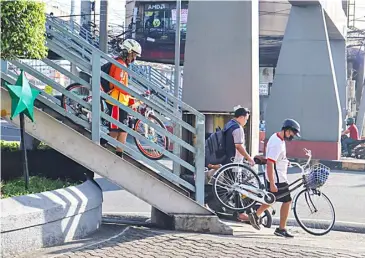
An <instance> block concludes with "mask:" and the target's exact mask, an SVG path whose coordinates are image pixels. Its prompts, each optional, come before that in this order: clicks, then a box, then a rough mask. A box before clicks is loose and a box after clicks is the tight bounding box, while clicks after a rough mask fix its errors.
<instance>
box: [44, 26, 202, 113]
mask: <svg viewBox="0 0 365 258" xmlns="http://www.w3.org/2000/svg"><path fill="white" fill-rule="evenodd" d="M52 26H53V27H55V28H56V29H57V30H60V31H61V32H63V33H64V34H68V37H70V38H71V39H72V40H74V41H76V43H78V44H81V45H85V48H87V49H88V50H89V51H90V52H96V53H98V54H99V55H100V57H101V58H103V59H105V60H106V62H111V63H112V64H114V65H116V66H117V67H119V68H121V69H122V70H124V71H126V72H127V73H128V74H129V75H130V76H131V77H136V78H138V80H139V81H140V82H141V83H143V84H144V85H146V86H148V87H149V88H150V89H152V90H154V91H156V92H157V93H160V94H162V95H166V91H164V90H163V89H161V86H159V85H158V84H157V83H154V82H151V81H148V80H147V79H146V78H144V77H141V76H138V75H137V73H136V72H134V71H132V70H131V69H129V68H127V67H125V66H123V65H121V64H120V63H119V62H117V61H116V60H114V59H113V58H112V57H110V56H108V55H106V54H105V53H103V52H102V51H101V50H99V49H97V48H95V47H94V46H92V45H86V44H85V43H84V42H83V41H82V40H80V39H78V38H77V37H76V36H74V35H73V34H72V33H69V32H68V31H67V30H66V29H64V28H62V27H61V26H59V25H58V24H53V25H52ZM51 41H52V40H51ZM87 72H91V70H89V69H87ZM166 97H168V98H169V100H170V101H171V102H173V103H176V104H177V105H178V106H180V107H181V108H182V109H184V110H186V111H188V112H189V113H191V114H194V115H198V116H203V115H202V114H201V113H199V112H198V111H197V110H195V109H194V108H192V107H190V106H189V105H187V104H186V103H184V102H182V101H181V100H180V99H178V98H176V97H175V96H173V95H171V94H168V96H166Z"/></svg>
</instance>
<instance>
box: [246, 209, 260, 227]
mask: <svg viewBox="0 0 365 258" xmlns="http://www.w3.org/2000/svg"><path fill="white" fill-rule="evenodd" d="M248 220H249V221H250V224H251V226H252V227H253V228H254V229H257V230H260V229H261V227H260V218H259V217H258V216H257V214H256V213H255V212H252V213H250V214H248Z"/></svg>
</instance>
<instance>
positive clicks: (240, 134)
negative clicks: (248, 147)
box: [232, 126, 245, 162]
mask: <svg viewBox="0 0 365 258" xmlns="http://www.w3.org/2000/svg"><path fill="white" fill-rule="evenodd" d="M232 135H233V142H234V144H241V145H242V147H243V148H245V131H244V130H243V127H242V126H240V127H239V128H237V129H235V130H233V132H232ZM243 159H244V156H243V155H242V154H241V153H240V152H239V151H238V150H237V149H236V156H235V157H234V160H235V162H242V161H243Z"/></svg>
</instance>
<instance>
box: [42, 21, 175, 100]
mask: <svg viewBox="0 0 365 258" xmlns="http://www.w3.org/2000/svg"><path fill="white" fill-rule="evenodd" d="M49 21H52V22H53V23H58V24H61V25H62V26H67V27H68V28H69V29H70V31H72V32H73V31H75V32H76V33H77V34H75V35H78V36H80V38H82V39H84V40H86V41H87V42H88V43H90V44H91V45H93V46H96V47H98V46H99V41H97V40H96V39H95V38H94V35H93V34H92V33H91V32H90V31H89V30H87V29H85V28H84V27H82V26H81V25H80V24H78V23H76V22H75V21H73V20H69V21H65V20H62V19H60V18H57V17H52V16H50V15H47V25H48V26H47V28H49V25H50V23H49ZM81 35H85V37H82V36H81ZM108 45H109V47H110V43H109V42H108ZM143 66H146V65H143ZM135 67H136V68H137V69H139V68H142V65H141V66H140V65H135ZM139 70H140V71H141V72H142V71H144V76H145V77H146V78H150V77H151V76H155V77H157V78H158V77H159V78H160V79H158V82H159V83H161V82H162V81H166V83H164V84H166V85H169V86H170V92H171V94H173V92H174V91H173V85H174V82H173V81H171V80H170V79H168V78H167V77H166V76H164V75H163V74H162V73H161V72H159V71H158V70H157V69H154V68H153V67H151V66H148V69H143V68H142V69H139ZM179 98H180V99H181V94H180V96H179Z"/></svg>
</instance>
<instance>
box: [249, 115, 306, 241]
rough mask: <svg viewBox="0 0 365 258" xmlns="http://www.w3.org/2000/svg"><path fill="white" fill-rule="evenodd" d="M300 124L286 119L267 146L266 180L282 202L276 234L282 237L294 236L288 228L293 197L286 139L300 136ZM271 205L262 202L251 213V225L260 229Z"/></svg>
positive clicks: (277, 198) (272, 191)
mask: <svg viewBox="0 0 365 258" xmlns="http://www.w3.org/2000/svg"><path fill="white" fill-rule="evenodd" d="M299 134H300V125H299V123H298V122H297V121H295V120H293V119H286V120H285V121H284V123H283V126H282V128H281V131H280V132H277V133H275V134H273V135H272V136H271V137H270V139H269V141H268V142H267V146H266V158H267V165H266V173H265V176H266V180H267V186H268V188H269V189H267V190H268V191H270V192H271V193H273V194H274V195H275V197H276V202H281V203H282V205H281V209H280V225H279V228H277V229H276V230H275V233H274V234H275V235H277V236H282V237H293V235H291V234H290V233H289V232H288V231H287V230H286V222H287V220H288V216H289V212H290V206H291V201H292V198H291V196H290V192H289V188H288V187H289V184H288V177H287V174H288V165H289V161H288V159H287V158H286V146H285V141H291V140H293V138H294V136H298V137H300V135H299ZM269 207H270V205H266V204H262V205H261V207H260V208H259V209H258V210H257V211H256V213H251V214H249V220H250V223H251V225H252V226H253V227H254V228H256V229H260V223H259V217H260V216H261V214H263V213H264V211H265V210H266V209H268V208H269Z"/></svg>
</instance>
